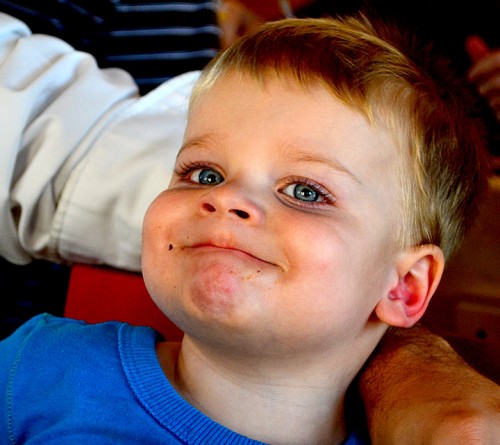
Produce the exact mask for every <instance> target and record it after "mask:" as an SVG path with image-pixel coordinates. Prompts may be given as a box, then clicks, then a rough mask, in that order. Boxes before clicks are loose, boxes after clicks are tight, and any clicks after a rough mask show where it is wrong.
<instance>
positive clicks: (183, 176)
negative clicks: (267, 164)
mask: <svg viewBox="0 0 500 445" xmlns="http://www.w3.org/2000/svg"><path fill="white" fill-rule="evenodd" d="M200 169H212V170H214V171H217V172H218V171H219V169H217V168H215V167H214V166H213V164H211V163H209V162H191V163H187V162H183V163H181V164H180V165H179V166H177V167H176V168H175V169H174V174H175V175H176V176H177V177H178V178H179V179H180V180H181V181H186V182H189V183H191V184H197V183H195V182H193V181H192V180H191V179H190V175H191V173H192V172H194V171H196V170H200ZM294 184H297V185H305V186H307V187H309V188H311V189H312V190H314V191H315V192H316V193H318V195H319V196H320V197H321V199H322V201H315V202H306V201H301V200H299V199H296V198H292V197H291V196H289V195H286V194H285V193H283V190H285V189H286V188H287V187H288V186H290V185H294ZM279 192H280V193H281V194H282V195H283V196H284V197H285V199H287V200H289V201H293V202H294V204H295V205H299V206H302V207H308V208H312V207H317V206H329V205H333V204H335V201H336V198H335V196H334V195H333V194H332V193H331V192H329V191H328V190H327V189H326V188H325V187H323V186H322V185H320V184H318V183H317V182H315V181H313V180H311V179H308V178H304V177H301V176H290V177H288V178H286V179H285V180H284V185H283V186H281V187H280V189H279ZM297 203H298V204H297Z"/></svg>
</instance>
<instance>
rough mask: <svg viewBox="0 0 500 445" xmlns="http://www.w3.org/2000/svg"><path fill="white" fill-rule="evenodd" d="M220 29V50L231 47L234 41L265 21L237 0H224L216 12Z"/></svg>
mask: <svg viewBox="0 0 500 445" xmlns="http://www.w3.org/2000/svg"><path fill="white" fill-rule="evenodd" d="M218 17H219V27H220V28H221V31H222V35H221V41H220V43H221V48H222V49H226V48H227V47H228V46H231V45H232V44H233V43H234V41H235V40H236V39H238V38H239V37H241V36H243V35H245V34H247V33H248V32H250V31H252V30H253V29H255V28H256V27H258V26H260V25H261V24H263V23H264V22H265V19H264V18H262V17H260V16H259V15H257V14H256V13H255V12H254V11H252V10H250V9H249V8H248V7H247V6H245V5H244V4H242V3H240V2H239V1H237V0H224V1H222V2H221V3H220V8H219V11H218Z"/></svg>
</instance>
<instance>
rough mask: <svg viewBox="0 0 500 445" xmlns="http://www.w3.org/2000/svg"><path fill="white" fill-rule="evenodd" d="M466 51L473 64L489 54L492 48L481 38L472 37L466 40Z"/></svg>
mask: <svg viewBox="0 0 500 445" xmlns="http://www.w3.org/2000/svg"><path fill="white" fill-rule="evenodd" d="M465 50H466V51H467V54H468V55H469V57H470V59H471V61H472V63H476V62H478V61H479V60H480V59H482V58H483V57H484V56H486V55H487V54H488V52H489V51H490V48H489V47H488V45H487V44H486V42H485V41H484V40H483V39H482V38H481V37H479V36H476V35H470V36H468V37H467V38H466V39H465Z"/></svg>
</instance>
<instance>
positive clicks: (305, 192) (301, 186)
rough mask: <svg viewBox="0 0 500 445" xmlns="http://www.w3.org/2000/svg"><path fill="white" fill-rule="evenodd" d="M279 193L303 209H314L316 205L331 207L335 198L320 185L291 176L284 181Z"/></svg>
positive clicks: (306, 179)
mask: <svg viewBox="0 0 500 445" xmlns="http://www.w3.org/2000/svg"><path fill="white" fill-rule="evenodd" d="M279 191H280V193H282V194H283V195H285V196H286V197H288V199H293V202H294V203H297V204H300V205H302V206H305V207H311V208H316V206H317V205H321V206H323V205H332V204H333V203H335V201H336V200H337V199H336V197H335V196H334V195H333V194H332V193H331V192H330V191H329V190H328V189H326V188H325V187H323V186H322V185H321V184H318V183H317V182H316V181H313V180H311V179H308V178H303V177H298V176H292V177H288V178H286V180H285V184H284V186H283V188H281V189H280V190H279Z"/></svg>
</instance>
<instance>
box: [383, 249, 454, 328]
mask: <svg viewBox="0 0 500 445" xmlns="http://www.w3.org/2000/svg"><path fill="white" fill-rule="evenodd" d="M397 269H398V271H397V272H398V278H399V279H398V282H397V283H396V285H395V286H394V287H393V288H392V289H390V290H389V292H388V294H387V295H386V296H385V297H384V298H382V299H381V300H380V301H379V303H378V304H377V307H376V308H375V314H376V315H377V317H378V318H379V319H380V320H381V321H383V322H384V323H387V324H389V325H391V326H399V327H411V326H413V325H414V324H415V323H416V322H417V321H418V320H420V318H421V317H422V316H423V315H424V313H425V310H426V309H427V306H428V304H429V302H430V299H431V297H432V295H433V294H434V292H435V290H436V288H437V286H438V284H439V281H440V280H441V276H442V274H443V269H444V256H443V252H442V250H441V249H440V248H439V247H437V246H435V245H432V244H426V245H423V246H418V247H416V248H414V249H411V250H409V251H406V252H404V253H403V254H402V256H401V258H400V259H399V261H398V264H397Z"/></svg>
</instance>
